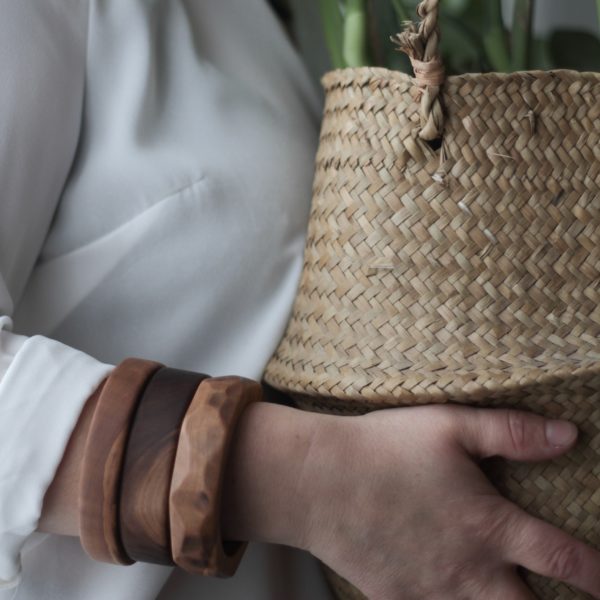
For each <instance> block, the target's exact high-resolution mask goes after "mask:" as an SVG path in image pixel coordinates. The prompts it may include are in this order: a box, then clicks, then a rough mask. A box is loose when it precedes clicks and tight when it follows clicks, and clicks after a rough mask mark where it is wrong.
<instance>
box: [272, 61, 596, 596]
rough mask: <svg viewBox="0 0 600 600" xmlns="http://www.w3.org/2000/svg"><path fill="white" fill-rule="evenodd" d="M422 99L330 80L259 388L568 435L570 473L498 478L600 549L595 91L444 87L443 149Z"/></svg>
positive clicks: (377, 78)
mask: <svg viewBox="0 0 600 600" xmlns="http://www.w3.org/2000/svg"><path fill="white" fill-rule="evenodd" d="M415 81H416V80H414V79H413V78H411V77H408V76H406V75H404V74H401V73H398V72H391V71H388V70H385V69H377V68H361V69H348V70H342V71H334V72H331V73H329V74H327V75H326V76H325V78H324V79H323V84H324V87H325V91H326V103H325V111H324V119H323V124H322V131H321V142H320V147H319V151H318V154H317V160H316V176H315V182H314V195H313V205H312V212H311V218H310V223H309V231H308V238H307V244H306V250H305V259H304V271H303V274H302V278H301V282H300V287H299V290H298V295H297V299H296V303H295V306H294V310H293V315H292V318H291V320H290V323H289V325H288V329H287V331H286V333H285V336H284V338H283V340H282V342H281V343H280V345H279V347H278V349H277V351H276V353H275V355H274V356H273V358H272V360H271V361H270V363H269V365H268V366H267V370H266V373H265V379H266V381H267V382H268V383H270V384H271V385H273V386H274V387H277V388H279V389H283V390H286V391H288V392H292V393H294V394H295V396H296V398H297V399H298V401H299V404H300V405H301V406H302V407H303V408H307V409H310V410H320V411H324V412H338V413H342V414H347V413H360V412H365V411H367V410H372V409H376V408H385V407H388V406H399V405H410V404H425V403H432V402H461V403H468V404H477V405H481V406H514V407H517V408H523V409H530V410H533V411H536V412H538V413H540V414H544V415H547V416H550V417H561V418H567V419H571V420H572V421H574V422H575V423H576V424H577V425H578V426H579V428H580V432H581V435H580V442H579V444H578V446H577V448H576V449H575V450H574V451H573V452H571V453H570V454H569V455H568V456H567V457H564V458H562V459H559V460H556V461H553V462H552V463H543V464H535V465H522V464H510V463H505V462H502V463H499V464H490V466H489V473H490V475H491V477H492V479H493V481H494V482H495V483H496V485H497V486H498V487H499V488H500V489H501V490H502V491H503V492H504V493H505V494H506V495H508V496H509V497H510V498H512V499H514V500H515V501H516V502H517V503H518V504H520V505H521V506H523V507H525V508H526V509H527V510H529V511H530V512H531V513H532V514H536V515H539V516H542V517H543V518H545V519H546V520H548V521H550V522H553V523H555V524H557V525H559V526H561V527H562V528H563V529H565V530H567V531H570V532H572V533H574V534H575V535H577V536H578V537H579V538H581V539H584V540H587V541H588V542H590V543H592V544H594V545H595V546H596V547H598V548H600V524H599V518H598V517H599V516H600V485H599V484H600V343H599V339H600V102H599V101H598V98H599V97H600V74H594V73H576V72H572V71H553V72H522V73H514V74H509V75H500V74H484V75H481V74H479V75H463V76H456V77H449V78H448V79H447V80H446V83H445V85H444V87H443V89H442V90H441V92H440V95H439V96H437V97H436V98H435V103H434V104H435V106H438V105H439V106H442V107H443V110H444V122H443V137H442V143H441V147H438V148H437V149H436V146H435V145H433V144H429V143H428V142H427V141H426V140H425V139H422V137H421V134H422V132H423V128H424V127H425V126H426V124H427V123H428V120H427V119H428V117H427V114H424V109H423V105H422V99H423V97H424V92H423V89H420V88H419V87H418V85H416V83H415ZM435 110H437V109H435ZM425 112H426V111H425ZM436 126H439V123H438V125H436ZM433 137H435V136H433ZM528 582H529V583H530V584H531V585H532V587H533V589H534V590H535V591H536V593H537V594H538V595H539V597H540V598H556V597H560V598H583V597H584V596H583V595H578V594H577V593H576V592H575V591H574V590H570V589H568V588H567V587H566V586H564V585H562V584H558V583H556V582H549V581H547V580H542V579H541V578H537V577H534V576H531V575H530V576H528ZM346 597H348V598H350V597H351V596H346Z"/></svg>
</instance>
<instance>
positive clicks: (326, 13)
mask: <svg viewBox="0 0 600 600" xmlns="http://www.w3.org/2000/svg"><path fill="white" fill-rule="evenodd" d="M319 11H320V13H321V22H322V24H323V32H324V33H325V42H326V43H327V48H328V49H329V57H330V59H331V65H332V66H333V68H334V69H343V68H344V67H345V66H346V64H345V62H344V56H343V50H342V44H343V41H342V40H343V29H344V24H343V20H342V13H341V12H340V4H339V1H338V0H319Z"/></svg>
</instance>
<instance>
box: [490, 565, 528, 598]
mask: <svg viewBox="0 0 600 600" xmlns="http://www.w3.org/2000/svg"><path fill="white" fill-rule="evenodd" d="M485 597H486V599H487V600H507V599H509V598H510V600H537V598H536V596H535V595H534V594H533V592H532V591H531V590H530V589H529V588H528V587H527V585H525V582H524V581H523V580H522V579H521V577H519V575H518V573H517V572H516V569H515V568H514V567H509V568H507V569H506V571H502V573H501V576H500V577H499V578H498V579H497V580H494V581H493V583H492V585H491V586H490V588H489V592H488V593H486V596H485Z"/></svg>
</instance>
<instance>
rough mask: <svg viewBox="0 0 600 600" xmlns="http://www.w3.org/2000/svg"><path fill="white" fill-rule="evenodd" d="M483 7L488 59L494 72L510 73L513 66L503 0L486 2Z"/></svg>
mask: <svg viewBox="0 0 600 600" xmlns="http://www.w3.org/2000/svg"><path fill="white" fill-rule="evenodd" d="M482 5H483V7H484V21H485V27H484V31H485V33H484V37H483V45H484V47H485V50H486V55H487V59H488V61H489V63H490V65H491V66H492V68H493V69H494V70H496V71H501V72H508V71H510V70H511V66H512V65H511V60H510V51H509V47H508V39H507V35H506V30H505V29H504V21H503V20H502V2H501V0H485V1H484V2H482Z"/></svg>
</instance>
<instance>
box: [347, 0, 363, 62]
mask: <svg viewBox="0 0 600 600" xmlns="http://www.w3.org/2000/svg"><path fill="white" fill-rule="evenodd" d="M367 27H368V25H367V6H366V2H365V0H346V10H345V11H344V39H343V42H342V55H343V57H344V62H345V63H346V65H347V66H348V67H363V66H365V65H368V64H369V58H368V50H367V38H368V36H367Z"/></svg>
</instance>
